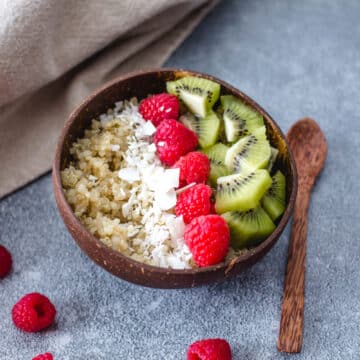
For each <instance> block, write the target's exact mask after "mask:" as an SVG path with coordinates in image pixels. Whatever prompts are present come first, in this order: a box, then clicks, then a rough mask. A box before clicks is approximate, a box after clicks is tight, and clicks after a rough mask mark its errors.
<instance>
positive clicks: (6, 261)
mask: <svg viewBox="0 0 360 360" xmlns="http://www.w3.org/2000/svg"><path fill="white" fill-rule="evenodd" d="M11 265H12V258H11V254H10V253H9V251H8V250H7V249H6V247H4V246H2V245H0V279H1V278H4V277H5V276H6V275H7V274H8V273H9V272H10V270H11Z"/></svg>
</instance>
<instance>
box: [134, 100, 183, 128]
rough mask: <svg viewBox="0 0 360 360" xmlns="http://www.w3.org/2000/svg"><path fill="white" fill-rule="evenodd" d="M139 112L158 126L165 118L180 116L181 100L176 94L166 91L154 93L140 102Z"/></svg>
mask: <svg viewBox="0 0 360 360" xmlns="http://www.w3.org/2000/svg"><path fill="white" fill-rule="evenodd" d="M139 112H140V114H141V115H142V117H143V118H144V119H145V120H150V121H151V122H152V123H153V124H154V125H155V126H158V125H159V124H160V123H161V122H162V121H163V120H164V119H177V118H178V117H179V100H178V98H177V97H176V96H175V95H171V94H166V93H164V94H157V95H153V96H151V97H148V98H147V99H144V100H143V101H142V102H141V103H140V106H139Z"/></svg>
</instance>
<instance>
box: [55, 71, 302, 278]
mask: <svg viewBox="0 0 360 360" xmlns="http://www.w3.org/2000/svg"><path fill="white" fill-rule="evenodd" d="M162 72H175V73H179V74H181V73H184V74H188V75H193V76H198V77H203V78H206V79H209V80H213V81H215V82H217V83H219V84H220V85H221V86H222V87H225V88H227V89H229V90H230V91H232V92H234V93H236V94H237V95H238V96H239V97H240V98H242V99H244V100H245V101H246V102H247V103H248V104H250V106H252V107H253V108H255V109H256V110H257V111H258V112H260V113H261V114H262V115H263V117H264V118H265V121H267V122H270V123H271V125H272V126H273V127H274V128H276V130H277V131H278V133H279V134H280V136H281V138H282V140H283V141H284V142H285V144H286V148H287V151H288V153H289V160H290V166H291V168H292V174H293V183H292V191H291V194H290V197H289V201H288V203H287V207H286V209H285V212H284V214H283V215H282V217H281V219H280V221H279V223H278V224H277V225H276V228H275V230H274V231H273V232H272V233H271V235H270V236H268V237H267V238H266V239H265V240H264V241H263V242H262V243H261V244H259V245H258V246H256V247H254V248H251V249H250V250H249V251H248V252H246V253H244V254H241V255H239V256H237V257H235V258H233V259H230V261H227V262H221V263H220V264H216V265H212V266H207V267H199V268H191V269H173V268H165V267H159V266H154V265H149V264H146V263H143V262H140V261H137V260H134V259H132V258H130V257H128V256H126V255H124V254H122V253H121V252H119V251H117V250H115V249H113V248H111V247H109V246H107V245H106V244H104V243H103V242H102V241H101V240H100V239H98V238H97V237H96V236H94V235H93V234H91V233H90V231H89V230H88V229H87V228H86V227H85V226H84V225H83V224H82V223H81V222H80V220H79V219H78V218H77V217H76V216H75V214H74V212H73V210H72V208H71V206H70V204H69V203H68V201H67V199H66V197H65V194H64V190H63V187H62V182H61V175H60V168H61V154H62V148H63V145H64V142H65V139H66V137H67V134H68V132H69V128H70V127H71V125H72V123H73V122H74V121H76V119H77V117H78V115H79V113H80V112H81V111H82V110H83V109H84V108H86V106H87V105H88V104H89V103H90V102H92V101H93V100H94V98H96V97H97V96H98V95H100V94H101V93H103V92H104V91H106V90H107V89H109V88H111V87H112V86H114V85H115V84H118V83H120V82H122V81H125V80H129V79H130V78H133V77H139V76H143V75H148V74H153V73H162ZM119 101H120V100H119ZM52 176H53V191H54V193H56V201H57V205H58V207H59V202H61V204H62V206H63V211H64V212H65V213H66V215H67V216H70V217H71V219H72V222H73V223H75V225H76V226H77V227H78V229H79V230H80V231H81V232H82V233H85V234H86V236H87V237H88V239H89V240H91V241H93V242H95V244H96V246H97V247H98V248H99V249H100V250H101V249H103V250H104V251H106V252H108V253H111V255H112V256H114V257H115V258H119V259H122V260H124V261H125V262H128V263H129V264H131V265H130V266H131V267H132V266H134V267H141V268H143V269H144V270H143V271H149V272H152V273H154V272H156V273H160V274H168V273H169V272H170V273H171V274H175V275H176V274H177V275H194V274H199V273H207V272H212V271H218V270H220V269H221V270H224V271H225V274H226V273H227V272H229V271H230V270H231V269H232V268H233V267H234V266H235V265H236V264H238V263H246V262H248V261H249V259H250V258H252V257H256V255H257V254H261V253H262V252H263V251H264V250H265V248H267V247H268V246H270V245H271V244H272V243H273V242H275V241H276V239H277V238H278V237H279V236H280V234H281V233H282V231H283V230H284V228H285V226H286V224H287V223H288V221H289V218H290V216H291V213H292V211H293V208H294V204H295V199H296V193H297V186H298V175H297V169H296V164H295V160H294V157H293V154H292V152H291V149H290V146H289V144H288V142H287V140H286V136H285V135H284V133H283V132H282V130H281V129H280V127H279V126H278V125H277V123H276V122H275V120H274V119H273V118H272V117H271V116H270V115H269V114H268V113H267V112H266V111H265V110H264V109H263V108H262V107H261V106H260V105H259V104H258V103H257V102H256V101H254V100H253V99H252V98H250V97H249V96H248V95H246V94H245V93H244V92H242V91H241V90H239V89H237V88H235V87H233V86H232V85H230V84H229V83H227V82H225V81H223V80H221V79H219V78H217V77H215V76H212V75H209V74H206V73H202V72H199V71H194V70H188V69H183V68H172V67H164V68H151V69H147V70H138V71H132V72H129V73H126V74H124V75H121V76H118V77H116V78H115V79H113V80H111V81H109V82H107V83H105V84H104V85H102V86H101V87H99V88H97V89H95V90H93V91H92V92H91V93H90V95H88V96H87V97H86V98H85V99H84V100H83V101H82V102H81V103H80V104H79V105H78V106H77V107H76V108H75V109H74V110H73V111H72V112H71V113H70V115H69V116H68V118H67V120H66V121H65V123H64V125H63V128H62V130H61V133H60V136H59V138H58V141H57V144H56V149H55V157H54V159H53V166H52Z"/></svg>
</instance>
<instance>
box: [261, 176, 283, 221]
mask: <svg viewBox="0 0 360 360" xmlns="http://www.w3.org/2000/svg"><path fill="white" fill-rule="evenodd" d="M285 200H286V179H285V176H284V174H283V173H282V172H281V171H280V170H278V171H277V172H276V173H275V175H274V176H273V177H272V184H271V186H270V188H269V190H268V191H267V192H266V194H265V195H264V197H263V199H262V205H263V207H264V209H265V210H266V212H267V213H268V214H269V215H270V217H271V219H273V221H275V220H277V219H278V218H279V216H280V215H282V213H283V212H284V210H285Z"/></svg>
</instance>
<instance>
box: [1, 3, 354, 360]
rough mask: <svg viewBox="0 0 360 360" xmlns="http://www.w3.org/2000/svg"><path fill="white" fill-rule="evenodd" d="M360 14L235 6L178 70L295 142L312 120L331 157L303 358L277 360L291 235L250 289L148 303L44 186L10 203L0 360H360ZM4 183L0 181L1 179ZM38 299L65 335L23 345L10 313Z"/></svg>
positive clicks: (315, 210)
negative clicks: (220, 341) (222, 348)
mask: <svg viewBox="0 0 360 360" xmlns="http://www.w3.org/2000/svg"><path fill="white" fill-rule="evenodd" d="M359 14H360V3H359V2H358V1H356V0H354V1H345V0H344V1H331V0H328V1H324V0H317V1H310V0H307V1H285V0H275V1H261V0H256V1H250V0H247V1H245V0H242V1H227V0H224V1H223V2H222V4H221V5H220V6H218V7H217V8H216V9H215V10H214V11H213V12H212V14H211V15H210V16H209V17H208V18H207V19H206V20H205V21H204V22H203V23H202V24H201V25H200V26H199V28H198V29H197V30H196V31H195V32H194V33H193V34H192V36H190V38H188V39H187V40H186V42H185V43H184V44H183V45H182V46H181V47H180V48H179V49H178V51H177V52H176V53H175V54H174V55H173V56H172V57H171V59H170V60H169V61H168V63H167V65H171V66H179V67H180V66H181V67H186V68H190V69H195V70H201V71H204V72H208V73H211V74H214V75H216V76H218V77H220V78H223V79H224V80H226V81H228V82H230V83H232V84H234V85H235V86H237V87H238V88H240V89H242V90H243V91H245V92H247V93H248V94H249V95H250V96H252V97H254V98H255V99H256V100H257V101H258V102H259V103H260V104H262V105H263V106H264V107H265V109H267V110H268V111H269V112H270V114H272V115H273V117H274V118H275V119H276V120H277V121H278V123H279V124H280V126H281V127H282V129H283V130H284V131H286V130H287V129H288V128H289V126H290V125H291V123H292V122H294V121H295V120H297V119H298V118H300V117H303V116H312V117H313V118H315V119H316V120H318V122H319V123H320V125H321V127H322V128H323V130H324V132H325V134H326V137H327V140H328V143H329V153H328V161H327V163H326V167H325V169H324V172H323V174H322V176H321V179H320V180H319V182H318V183H317V186H316V187H315V189H314V192H313V198H312V203H311V207H310V222H309V242H308V257H307V277H306V311H305V338H304V346H303V351H302V353H301V354H299V355H294V356H288V355H281V354H279V353H278V352H277V350H276V347H275V343H276V339H277V333H278V326H279V316H280V305H281V298H282V289H283V276H284V269H285V264H286V254H287V244H288V236H289V229H287V231H286V232H285V234H284V235H283V236H282V238H281V239H280V241H279V242H278V244H277V245H276V246H275V248H274V249H273V250H272V251H271V252H270V253H269V254H268V255H267V256H266V258H265V259H264V260H263V261H261V262H260V263H258V264H257V265H255V266H254V267H252V268H251V269H249V270H248V271H246V272H245V273H243V274H241V275H240V276H238V277H236V278H234V279H232V280H230V281H227V282H224V283H221V284H217V285H210V286H204V287H201V288H196V289H191V290H178V291H164V290H154V289H146V288H141V287H138V286H134V285H131V284H128V283H126V282H124V281H121V280H119V279H117V278H115V277H113V276H111V275H110V274H108V273H106V272H105V271H103V270H102V269H100V268H98V267H97V266H95V265H94V264H93V263H92V262H91V261H90V260H88V259H87V258H86V256H85V255H83V254H82V253H81V251H80V250H79V249H78V248H77V246H76V245H75V243H74V242H73V241H72V239H71V238H70V236H69V235H68V233H67V231H66V230H65V227H64V225H63V224H62V222H61V220H60V218H59V215H58V213H57V210H56V208H55V203H54V199H53V195H52V188H51V182H50V176H49V175H47V176H45V177H43V178H41V179H40V180H38V181H36V182H34V183H33V184H31V185H30V186H27V187H26V188H25V189H23V190H21V191H19V192H17V193H15V194H13V195H12V196H9V197H7V198H6V199H4V200H3V201H1V202H0V243H3V244H5V245H6V246H7V247H8V248H9V249H10V250H11V252H12V253H13V256H14V262H15V267H14V271H13V272H12V274H11V275H10V276H9V277H8V278H6V279H5V280H2V281H1V283H0V359H2V360H10V359H11V360H13V359H21V360H26V359H31V358H32V356H33V355H35V354H37V353H39V352H43V351H52V352H53V353H54V355H55V359H56V360H60V359H61V360H73V359H94V360H96V359H149V360H151V359H153V360H155V359H156V360H158V359H185V351H186V348H187V346H188V344H189V343H191V342H192V341H194V340H196V339H198V338H204V337H215V336H216V337H224V338H227V339H228V340H229V342H230V343H231V346H232V349H233V352H234V359H237V360H240V359H247V360H267V359H317V360H325V359H331V360H334V359H360V354H359V352H360V306H359V298H360V264H359V261H360V240H359V234H360V221H359V210H358V209H359V202H360V195H359V186H358V184H359V177H360V162H359V159H360V140H359V134H360V122H359V113H360V101H359V86H360V85H359V84H360V26H359ZM0 171H1V170H0ZM30 291H40V292H43V293H45V294H47V295H48V296H49V297H50V298H51V299H52V300H53V302H54V303H55V304H56V308H57V310H58V316H57V321H56V325H55V326H54V327H52V328H51V329H50V330H48V331H45V332H43V333H40V334H35V335H34V334H24V333H21V332H19V331H17V330H16V329H15V328H14V327H13V326H12V323H11V318H10V315H9V314H10V311H11V306H12V304H13V303H14V302H15V301H16V300H17V299H18V298H19V297H20V296H22V295H23V294H24V293H27V292H30Z"/></svg>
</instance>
